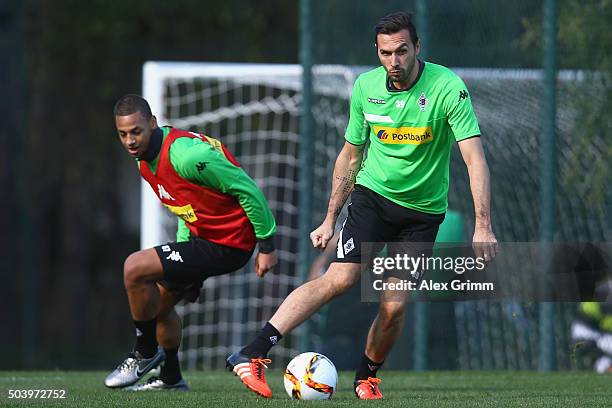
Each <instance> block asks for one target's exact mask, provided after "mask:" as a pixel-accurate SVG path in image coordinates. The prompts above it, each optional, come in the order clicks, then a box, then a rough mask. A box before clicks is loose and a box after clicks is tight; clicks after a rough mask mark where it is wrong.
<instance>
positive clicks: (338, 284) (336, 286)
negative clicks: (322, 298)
mask: <svg viewBox="0 0 612 408" xmlns="http://www.w3.org/2000/svg"><path fill="white" fill-rule="evenodd" d="M322 278H324V279H326V280H327V282H328V285H329V288H330V290H331V293H332V295H333V296H338V295H341V294H342V293H344V292H346V291H347V290H349V289H350V288H352V287H353V286H354V285H355V283H357V281H358V280H359V278H358V277H355V276H353V274H344V273H331V274H325V275H323V277H322Z"/></svg>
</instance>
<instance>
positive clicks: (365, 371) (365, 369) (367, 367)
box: [355, 353, 384, 381]
mask: <svg viewBox="0 0 612 408" xmlns="http://www.w3.org/2000/svg"><path fill="white" fill-rule="evenodd" d="M383 363H384V361H381V362H380V363H376V362H374V361H372V360H370V359H369V358H368V356H366V355H365V353H364V355H363V357H361V363H360V364H359V368H358V369H357V372H356V373H355V381H357V380H367V379H368V377H376V372H377V371H378V369H379V368H380V367H382V365H383Z"/></svg>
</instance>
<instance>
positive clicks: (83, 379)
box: [0, 371, 612, 408]
mask: <svg viewBox="0 0 612 408" xmlns="http://www.w3.org/2000/svg"><path fill="white" fill-rule="evenodd" d="M106 374H107V373H104V372H95V371H86V372H82V371H81V372H76V371H44V372H43V371H29V372H21V371H20V372H16V371H14V372H0V392H1V395H0V406H2V407H4V406H15V407H19V406H22V407H25V406H28V407H29V406H67V407H108V406H117V407H128V408H132V407H134V408H136V407H147V408H149V407H164V408H174V407H177V408H179V407H180V408H186V407H239V408H244V407H255V406H257V407H286V406H296V407H297V406H299V404H302V405H303V404H307V405H308V406H309V407H310V406H325V407H338V406H340V407H349V406H353V405H354V404H356V403H358V402H357V400H356V399H355V397H354V395H353V393H352V391H351V384H352V375H353V374H352V373H349V372H343V373H341V378H340V386H339V391H338V393H337V394H336V395H334V398H333V399H332V400H331V401H323V402H297V401H296V402H293V401H291V400H290V399H289V397H288V396H287V395H286V394H285V391H284V388H283V385H282V375H281V372H280V371H269V372H268V378H269V381H270V383H271V387H272V390H273V392H274V396H273V398H272V399H271V400H264V399H262V398H258V397H256V396H255V395H252V394H251V393H250V392H248V391H247V389H246V388H245V387H244V386H243V385H242V384H241V383H240V382H239V381H238V379H237V378H235V377H233V376H232V375H231V374H229V373H227V372H223V371H212V372H199V371H198V372H187V373H186V375H185V378H186V379H187V381H188V382H189V385H190V387H191V391H190V392H186V393H179V392H153V393H152V392H148V393H129V392H126V391H120V390H108V389H105V388H104V386H103V385H102V380H103V378H104V376H105V375H106ZM381 377H382V379H383V382H382V384H381V390H382V391H383V393H384V395H385V399H384V400H382V401H370V402H360V404H368V403H369V404H373V405H375V406H384V407H414V408H419V407H435V408H443V407H453V408H456V407H581V408H582V407H612V377H611V376H602V375H596V374H593V373H590V372H562V373H551V374H542V373H535V372H465V371H464V372H426V373H414V372H400V371H395V372H393V371H387V372H385V373H383V375H382V376H381ZM10 389H65V390H66V399H63V400H24V399H22V400H14V399H12V400H9V399H8V390H10ZM296 404H297V405H296Z"/></svg>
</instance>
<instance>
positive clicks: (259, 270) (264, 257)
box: [255, 250, 278, 278]
mask: <svg viewBox="0 0 612 408" xmlns="http://www.w3.org/2000/svg"><path fill="white" fill-rule="evenodd" d="M277 263H278V254H277V253H276V250H274V251H272V252H270V253H269V254H264V253H262V252H259V253H257V256H256V257H255V274H256V275H257V276H258V277H260V278H263V277H264V275H265V274H266V273H267V272H268V271H269V270H270V269H272V268H274V266H276V264H277Z"/></svg>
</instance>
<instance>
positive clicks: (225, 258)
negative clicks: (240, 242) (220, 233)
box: [155, 237, 253, 290]
mask: <svg viewBox="0 0 612 408" xmlns="http://www.w3.org/2000/svg"><path fill="white" fill-rule="evenodd" d="M155 251H157V255H158V256H159V259H160V260H161V263H162V266H163V268H164V275H165V276H164V281H165V282H162V284H164V286H166V287H167V288H168V289H170V290H180V289H182V288H184V287H186V286H189V285H190V284H198V283H199V284H200V285H201V283H202V282H203V281H204V280H205V279H206V278H208V277H210V276H217V275H223V274H226V273H230V272H233V271H235V270H238V269H240V268H242V267H243V266H244V265H246V263H247V262H248V261H249V259H251V255H252V254H253V250H251V251H245V250H242V249H238V248H231V247H228V246H225V245H219V244H215V243H213V242H210V241H206V240H205V239H201V238H195V237H192V238H190V239H189V241H184V242H169V243H167V244H164V245H159V246H156V247H155Z"/></svg>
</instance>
